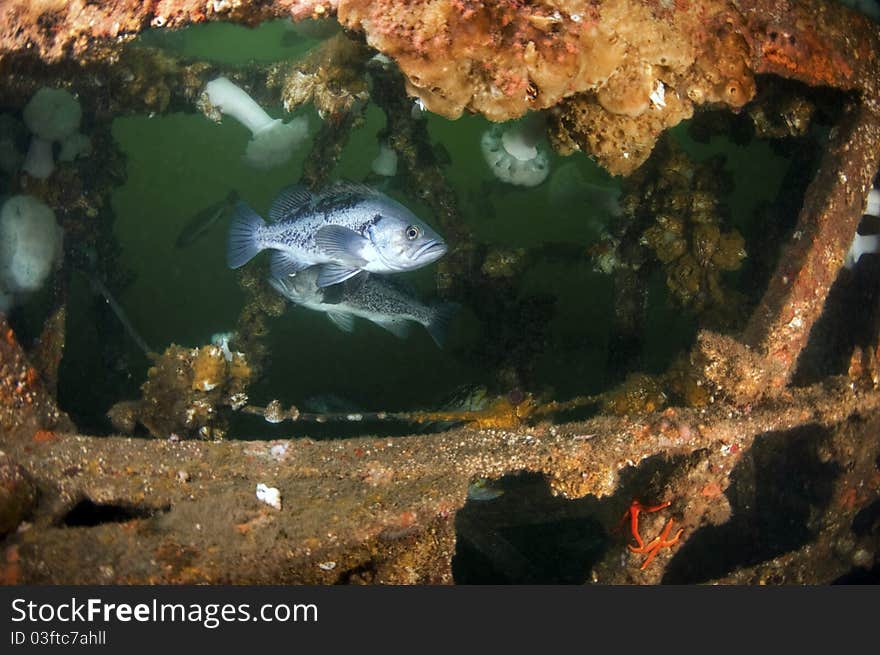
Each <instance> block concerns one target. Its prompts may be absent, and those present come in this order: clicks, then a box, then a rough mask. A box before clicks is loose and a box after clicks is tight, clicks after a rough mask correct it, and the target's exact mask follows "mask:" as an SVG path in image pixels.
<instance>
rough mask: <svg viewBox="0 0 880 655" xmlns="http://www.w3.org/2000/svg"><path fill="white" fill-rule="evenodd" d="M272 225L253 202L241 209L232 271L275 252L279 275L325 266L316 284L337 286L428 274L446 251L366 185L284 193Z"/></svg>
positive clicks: (232, 231) (232, 232)
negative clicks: (363, 278) (365, 275)
mask: <svg viewBox="0 0 880 655" xmlns="http://www.w3.org/2000/svg"><path fill="white" fill-rule="evenodd" d="M269 220H270V221H272V222H271V223H266V221H264V220H263V219H262V218H261V217H260V216H259V215H258V214H257V213H256V212H255V211H254V210H253V209H251V208H250V207H249V206H248V205H247V204H245V203H243V202H240V203H238V205H236V208H235V213H234V215H233V218H232V223H231V225H230V227H229V242H228V245H229V248H228V251H227V256H226V262H227V264H228V265H229V268H238V267H240V266H243V265H244V264H246V263H247V262H248V261H250V260H251V259H252V258H253V257H255V256H256V255H257V254H258V253H259V252H261V251H262V250H266V249H271V250H273V251H274V252H273V253H272V259H271V261H270V270H271V273H272V277H274V278H283V277H285V276H289V275H291V274H293V273H296V272H297V271H301V270H303V269H306V268H308V267H310V266H314V265H316V264H321V266H320V268H319V270H318V275H317V285H318V286H319V287H326V286H330V285H332V284H338V283H340V282H344V281H345V280H347V279H349V278H351V277H353V276H355V275H357V274H358V273H360V272H361V271H369V272H371V273H395V272H398V271H409V270H413V269H416V268H421V267H422V266H425V265H427V264H430V263H431V262H433V261H436V260H437V259H439V258H440V257H442V256H443V255H444V254H445V253H446V243H445V242H444V241H443V238H442V237H441V236H440V235H439V234H437V233H436V232H435V231H434V230H432V229H431V228H430V227H429V226H428V225H427V224H426V223H425V222H424V221H421V220H419V219H418V218H417V217H416V216H415V215H414V214H413V213H412V212H411V211H410V210H408V209H407V208H406V207H404V206H403V205H401V204H400V203H399V202H397V201H396V200H393V199H391V198H389V197H388V196H386V195H385V194H383V193H380V192H379V191H376V190H375V189H372V188H370V187H368V186H365V185H363V184H355V183H352V182H339V183H336V184H334V185H333V186H331V187H329V188H328V189H327V190H325V191H323V192H321V193H319V194H313V193H310V192H309V191H308V190H307V189H305V188H303V187H301V186H291V187H287V188H286V189H283V190H282V191H281V193H280V194H279V195H278V197H277V198H276V199H275V201H274V202H273V203H272V206H271V207H270V208H269Z"/></svg>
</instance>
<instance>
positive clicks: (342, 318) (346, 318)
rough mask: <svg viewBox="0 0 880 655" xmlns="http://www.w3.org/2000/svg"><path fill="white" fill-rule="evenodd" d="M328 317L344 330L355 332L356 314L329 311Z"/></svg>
mask: <svg viewBox="0 0 880 655" xmlns="http://www.w3.org/2000/svg"><path fill="white" fill-rule="evenodd" d="M327 318H329V319H330V320H331V321H333V325H335V326H336V327H338V328H339V329H340V330H342V331H343V332H354V316H352V315H351V314H344V313H343V312H327Z"/></svg>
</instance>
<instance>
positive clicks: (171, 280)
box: [62, 21, 787, 437]
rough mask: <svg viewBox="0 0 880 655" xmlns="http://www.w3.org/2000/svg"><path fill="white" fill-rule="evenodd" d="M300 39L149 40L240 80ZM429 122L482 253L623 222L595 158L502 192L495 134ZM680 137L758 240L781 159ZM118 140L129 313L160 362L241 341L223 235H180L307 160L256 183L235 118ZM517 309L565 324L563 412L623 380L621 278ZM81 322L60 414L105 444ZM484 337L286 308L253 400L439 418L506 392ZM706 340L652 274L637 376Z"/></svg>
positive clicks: (569, 288) (194, 120) (362, 157)
mask: <svg viewBox="0 0 880 655" xmlns="http://www.w3.org/2000/svg"><path fill="white" fill-rule="evenodd" d="M289 37H290V28H289V23H287V22H286V21H276V22H269V23H264V24H263V25H261V26H260V27H259V28H256V29H248V28H245V27H241V26H235V25H226V24H211V25H205V26H196V27H191V28H187V29H185V30H182V31H180V32H178V33H174V32H172V33H167V32H161V33H158V32H157V33H150V32H147V33H145V34H144V35H142V36H141V37H140V42H142V43H143V44H145V45H149V46H157V45H158V46H159V47H162V48H166V49H168V50H169V51H171V52H173V53H174V54H175V55H176V56H181V57H191V58H198V59H207V60H211V61H216V62H219V63H223V64H231V65H246V64H247V63H248V62H251V61H266V62H267V61H273V60H278V59H283V58H291V57H296V56H297V55H300V54H302V53H304V52H305V51H307V50H308V49H309V48H310V47H313V46H314V45H315V44H316V43H317V41H315V40H312V39H309V38H308V37H299V38H297V39H291V38H289ZM267 109H268V110H269V112H270V114H272V115H273V116H282V115H284V114H283V112H282V111H281V108H280V107H274V108H273V107H268V108H267ZM298 112H304V113H307V114H310V118H311V125H312V126H313V127H312V131H313V132H314V129H315V127H314V126H316V125H317V124H318V122H319V120H320V119H319V118H318V116H317V114H316V113H315V112H314V110H313V109H312V108H310V107H307V108H303V109H301V110H298ZM425 120H426V121H427V124H428V132H429V134H430V138H431V141H432V142H433V143H434V144H435V146H439V147H442V148H443V149H444V150H445V152H446V153H448V158H449V163H448V164H447V165H446V167H445V174H446V176H447V179H448V182H449V184H450V185H451V186H452V188H453V189H454V191H455V192H456V193H457V195H458V198H459V200H460V211H461V216H462V219H463V220H464V221H465V222H466V224H467V226H468V227H469V228H470V229H471V230H472V231H473V234H474V236H475V238H476V239H477V240H479V241H481V242H484V243H487V244H490V245H497V246H501V247H505V248H532V247H535V246H540V245H542V244H547V243H550V244H552V243H560V242H561V243H570V244H577V245H579V246H583V247H584V249H585V250H586V249H587V248H588V247H589V246H590V245H591V244H594V243H595V242H596V241H597V240H598V239H599V238H600V237H601V235H602V233H603V231H605V230H606V227H607V224H608V223H609V222H611V221H613V220H615V217H614V216H613V215H611V213H610V212H609V211H607V210H606V209H605V208H604V207H602V206H601V204H599V203H596V202H595V193H596V192H595V191H594V190H590V189H587V190H586V191H584V190H582V189H579V186H582V185H583V184H584V183H588V184H594V185H597V186H599V187H602V188H606V189H616V188H617V187H618V186H619V183H618V182H617V181H616V180H615V179H614V178H612V177H611V176H609V175H608V174H607V173H605V172H604V171H603V170H602V169H601V168H600V167H599V166H597V165H596V164H594V163H593V162H592V161H591V160H590V159H589V158H587V157H585V156H583V155H574V156H571V157H561V156H558V155H556V154H553V155H552V159H551V172H550V176H549V178H548V180H547V181H545V182H544V183H542V184H541V185H539V186H537V187H534V188H522V187H516V186H512V185H505V184H503V183H500V182H498V181H497V180H496V179H495V178H494V176H493V175H492V172H491V171H490V170H489V168H488V166H487V165H486V163H485V161H484V160H483V157H482V155H481V152H480V137H481V135H482V133H483V132H485V131H486V130H488V129H489V128H490V126H491V123H489V122H488V121H486V120H485V119H483V118H480V117H475V116H464V117H462V118H460V119H459V120H456V121H450V120H447V119H444V118H442V117H439V116H436V115H434V114H427V117H426V119H425ZM383 127H384V115H383V113H382V112H381V111H380V110H379V109H378V108H377V107H376V106H375V105H372V104H371V105H370V106H369V107H368V108H367V111H366V114H365V121H364V123H363V125H361V126H359V127H357V128H356V129H355V130H353V132H352V134H351V138H350V140H349V142H348V143H347V145H346V147H345V150H344V152H343V153H342V156H341V158H340V161H339V164H338V166H337V167H336V169H335V170H334V172H333V178H335V179H349V180H362V179H364V178H365V177H366V176H367V175H368V174H369V173H370V166H371V162H372V161H373V159H374V158H375V157H376V156H377V154H378V151H379V144H378V140H377V133H378V132H379V131H380V130H381V129H382V128H383ZM672 132H673V136H672V138H673V139H675V140H676V142H677V143H679V144H680V145H681V146H682V148H683V149H684V150H685V152H687V153H688V154H689V155H691V156H692V157H693V158H694V159H695V160H697V161H699V160H701V159H705V158H708V157H710V156H713V155H717V154H718V153H722V154H723V155H724V156H725V165H726V169H727V171H728V172H729V174H730V175H731V177H732V178H733V179H735V180H736V186H735V191H734V190H733V189H731V191H730V193H728V194H727V195H726V196H725V197H724V198H722V201H723V203H724V204H725V206H726V207H727V209H728V211H729V217H730V224H731V225H732V226H735V227H736V228H737V229H739V230H740V231H741V232H742V233H743V234H744V235H745V236H746V239H747V241H748V239H749V237H750V236H752V235H755V234H757V233H758V231H759V230H760V226H759V225H755V222H756V220H755V212H756V209H757V208H758V207H759V206H760V205H761V204H762V203H766V202H767V201H769V200H771V199H772V198H774V197H775V196H776V195H777V193H778V191H779V185H780V184H781V183H782V180H783V176H784V173H785V169H786V165H787V163H786V160H785V159H784V158H783V157H781V156H779V155H778V154H775V153H774V152H773V151H772V150H771V149H770V147H769V146H767V145H766V144H765V143H763V142H758V141H753V142H752V143H751V144H750V145H749V146H748V147H743V146H737V145H735V144H733V143H731V142H729V141H728V140H726V139H725V138H723V137H713V138H712V139H711V141H710V142H709V143H697V142H695V141H693V140H692V139H691V138H690V137H689V136H688V132H687V125H683V126H681V127H679V128H676V129H675V130H673V131H672ZM113 137H114V139H115V140H116V142H117V143H118V145H119V147H120V149H121V150H122V152H123V153H124V154H125V157H126V180H125V183H124V184H123V185H122V186H121V187H120V188H119V189H118V190H116V191H115V192H114V194H113V210H114V213H115V215H116V219H115V222H114V233H115V236H116V238H117V239H118V244H119V248H120V259H121V261H122V262H124V265H125V267H126V268H127V269H128V270H130V271H131V274H132V281H131V284H130V285H128V286H127V287H126V288H125V290H124V291H123V293H122V294H120V296H119V298H118V301H119V302H120V304H121V305H122V306H123V307H124V308H125V311H126V313H127V314H128V316H129V318H130V320H131V323H132V324H133V325H134V326H136V328H137V330H138V331H139V332H140V334H141V336H142V337H143V338H144V340H145V341H146V343H147V344H149V345H150V346H152V347H153V348H154V349H156V348H161V347H163V346H164V345H166V344H170V343H177V344H180V345H185V346H197V345H201V344H204V343H208V342H209V340H210V337H211V336H212V335H213V334H215V333H218V332H226V331H230V330H232V329H233V328H234V325H235V320H236V317H237V315H238V312H239V311H240V308H241V305H242V304H243V301H244V297H243V294H242V292H241V290H240V287H239V285H238V284H237V282H236V278H235V274H234V271H231V270H229V269H228V268H227V267H226V264H225V250H226V228H227V225H228V220H224V221H220V222H219V223H218V224H217V225H214V226H213V227H212V228H211V229H210V231H209V232H207V233H206V234H205V235H204V236H203V237H202V238H200V239H199V240H197V241H196V242H195V243H194V244H192V245H191V246H189V247H187V248H177V247H175V241H176V239H177V237H178V235H179V234H180V231H181V230H182V229H183V227H184V226H185V224H186V222H187V221H188V220H189V218H190V217H191V216H192V215H193V214H195V213H197V212H198V211H199V210H201V209H202V208H204V207H206V206H209V205H211V204H212V203H216V202H218V201H220V200H222V199H223V198H224V197H225V196H226V194H227V193H228V192H229V191H230V190H235V191H236V192H237V193H238V194H239V196H240V197H241V198H242V199H244V200H246V201H247V202H248V203H250V204H251V205H252V206H253V207H255V208H258V210H260V211H263V210H265V208H267V207H268V205H269V204H270V202H271V201H272V199H273V198H274V197H275V195H276V194H277V193H278V192H279V190H280V189H281V188H283V187H284V186H287V185H289V184H291V183H293V182H296V181H297V180H298V178H299V175H300V172H301V167H302V161H303V159H304V158H305V156H306V155H307V153H308V144H306V146H304V147H303V148H302V150H301V151H300V152H295V153H294V154H293V156H292V158H291V160H290V161H289V162H288V163H287V164H285V165H283V166H279V167H276V168H274V169H272V170H270V171H262V170H255V169H254V168H252V167H250V166H248V165H247V164H246V163H245V162H243V161H242V157H241V153H242V151H243V149H244V145H245V143H246V142H247V139H248V133H247V130H246V129H245V128H244V127H242V126H241V125H239V124H238V123H237V122H235V121H234V120H232V119H231V118H227V119H225V120H224V121H223V123H222V124H220V125H216V124H213V123H212V122H210V121H208V120H206V119H205V117H204V116H202V115H200V114H198V113H188V114H168V115H161V116H130V117H120V118H117V119H116V120H115V121H114V123H113ZM390 194H391V195H392V197H395V198H396V199H398V200H399V201H401V202H403V203H404V204H405V205H406V206H408V207H410V208H411V209H412V210H413V211H414V212H415V213H416V215H417V216H419V217H421V218H423V219H424V220H427V221H428V222H429V223H432V224H433V225H434V226H435V227H437V223H436V220H435V218H434V217H433V216H432V215H431V212H430V210H429V208H428V207H426V206H425V205H424V204H423V203H421V202H420V201H419V198H414V197H412V196H411V195H408V194H407V193H405V191H404V190H402V189H400V188H398V189H393V190H391V191H390ZM405 276H406V277H407V278H409V279H410V281H411V282H412V283H413V284H414V285H415V286H416V288H417V289H418V290H419V291H420V292H421V294H422V295H424V296H426V297H431V295H432V293H433V294H434V295H436V292H435V291H432V288H431V287H432V270H431V267H428V268H427V269H421V270H419V271H416V272H414V273H410V274H405ZM80 282H81V283H82V285H83V287H84V288H82V289H80V290H79V293H88V290H87V289H86V288H85V287H87V282H86V281H85V280H80ZM75 291H76V290H75ZM517 293H519V294H521V295H522V296H530V295H537V296H543V295H549V296H552V297H553V298H554V299H555V308H554V311H553V312H552V315H549V316H548V317H547V323H548V324H547V326H546V332H547V334H548V338H549V341H548V344H547V347H545V348H544V349H543V352H542V353H541V354H540V356H539V357H538V358H537V362H536V365H535V379H534V383H535V384H536V389H534V390H537V391H540V390H542V389H544V388H552V389H553V392H554V396H555V397H557V398H560V399H564V398H566V397H570V396H573V395H576V394H579V393H596V392H598V391H601V390H603V389H604V388H607V387H608V386H609V384H610V383H611V382H613V381H617V380H619V379H620V378H621V377H622V375H623V374H625V373H626V372H627V371H609V370H607V368H606V366H607V359H608V358H607V350H608V347H609V330H611V329H613V328H612V321H611V315H612V311H613V310H612V307H611V295H612V285H611V282H610V278H609V276H607V275H603V274H602V273H599V272H596V271H594V270H593V267H592V266H591V264H590V262H589V260H587V259H586V258H585V259H584V261H583V263H581V264H572V263H569V262H562V263H560V262H552V261H551V262H547V263H544V264H541V263H539V264H538V265H536V266H534V267H532V268H530V269H529V270H528V272H527V273H526V274H525V275H524V276H523V279H522V283H521V285H520V288H519V289H518V290H517ZM73 306H78V305H77V304H73ZM80 306H81V305H80ZM86 306H88V305H86ZM69 320H70V321H71V329H70V337H69V339H70V342H69V345H68V348H67V351H66V354H65V360H64V364H63V369H62V371H63V373H62V375H63V377H62V398H64V401H63V404H64V405H65V407H66V409H68V411H71V412H72V413H73V414H74V415H77V416H79V417H80V419H81V420H82V421H84V422H85V425H86V426H88V427H89V428H91V429H92V430H95V431H98V432H102V431H106V430H108V428H109V426H108V424H107V423H106V421H105V422H104V423H103V425H102V423H101V418H100V417H101V415H102V414H103V413H104V412H106V409H107V400H108V399H107V398H104V397H101V396H100V394H101V392H102V391H103V390H102V388H101V386H100V385H92V384H87V381H89V380H94V379H96V378H100V377H101V374H102V371H104V370H105V365H106V364H107V362H106V361H105V360H104V358H102V357H94V356H92V354H93V353H94V349H95V348H96V347H97V343H96V339H97V335H96V334H95V333H94V327H93V321H92V317H90V316H88V315H80V316H77V315H76V313H74V312H71V316H70V318H69ZM481 329H482V328H481V326H480V324H479V323H478V321H477V319H476V318H475V317H474V315H473V313H472V312H469V311H468V308H467V307H464V308H463V309H462V311H461V312H460V315H459V316H458V317H457V318H456V319H455V320H454V322H453V325H452V329H451V338H450V341H449V343H448V344H447V347H446V348H445V349H442V350H441V349H438V348H437V347H436V346H435V344H434V343H433V342H431V340H430V338H429V337H428V335H427V333H426V332H424V331H421V330H414V331H413V332H412V334H411V335H410V337H409V338H407V339H406V340H401V341H399V340H397V339H395V338H394V337H393V336H391V335H389V334H387V333H386V332H384V331H383V330H381V329H380V328H377V327H376V326H374V325H372V324H370V323H368V322H366V321H358V325H357V329H356V331H355V332H354V333H353V334H347V333H344V332H341V331H340V330H338V329H336V328H335V327H334V326H333V325H332V324H331V323H330V322H329V321H328V320H327V318H326V317H325V316H324V315H323V314H321V313H317V312H310V311H308V310H304V309H301V308H296V307H293V306H290V307H288V309H287V310H286V312H285V314H284V315H283V316H282V317H279V318H276V319H272V327H271V334H270V337H269V339H270V341H269V349H270V351H271V358H270V363H269V366H268V369H267V371H266V375H265V377H264V379H262V380H260V382H259V383H258V384H257V385H254V386H253V387H252V389H251V394H250V395H251V398H260V397H265V398H266V399H271V398H281V399H282V402H297V403H298V402H302V401H303V400H306V399H309V398H313V397H316V396H317V397H321V396H328V395H332V396H335V397H336V398H337V399H341V400H343V401H344V402H345V403H348V405H349V406H350V407H352V408H360V409H362V410H379V409H388V410H402V409H419V408H430V407H434V406H436V405H437V404H438V403H440V402H441V401H443V400H444V398H446V397H448V396H450V395H451V394H454V392H455V391H456V390H457V389H459V388H461V387H462V386H463V385H489V386H492V385H493V384H494V382H495V380H494V379H493V373H492V371H489V370H486V367H485V366H484V365H482V364H481V362H480V361H479V359H478V358H475V357H474V356H472V353H471V352H470V351H471V350H472V348H473V347H474V344H475V342H476V341H477V339H478V333H479V331H480V330H481ZM695 330H696V322H695V320H694V318H693V317H692V316H688V315H687V313H682V312H681V311H680V308H679V307H678V306H676V305H675V303H674V302H673V301H672V300H671V299H670V298H669V296H668V293H667V292H666V288H665V284H664V282H663V276H662V274H661V273H659V272H658V273H657V275H655V276H654V279H653V280H652V282H651V285H650V290H649V293H648V319H647V321H646V328H645V333H644V334H643V339H644V353H643V360H642V361H643V364H644V366H643V369H642V370H646V371H648V372H660V371H662V370H665V368H666V367H667V366H668V364H669V362H670V361H671V359H672V358H673V356H674V355H676V354H677V353H679V352H680V351H682V350H683V349H685V348H687V347H688V345H689V344H690V343H691V342H692V340H693V336H694V333H695ZM126 350H127V357H128V358H130V363H126V364H124V366H125V367H126V369H127V370H128V372H129V373H130V374H131V378H130V380H131V383H132V384H131V387H130V388H131V389H132V391H133V392H136V388H137V386H138V384H139V380H142V379H143V372H144V371H145V369H146V366H147V362H146V360H145V359H144V358H143V357H142V356H141V354H140V353H139V352H138V351H137V348H136V346H134V344H133V343H132V342H131V341H130V340H126ZM111 365H112V363H111ZM118 365H119V366H123V364H122V363H119V364H118ZM427 372H429V373H427ZM115 391H116V389H114V392H115ZM68 393H69V394H71V395H69V396H68V395H66V394H68ZM241 429H242V430H243V432H244V433H243V434H240V435H237V436H248V435H250V436H255V437H256V436H266V434H267V433H271V428H270V426H267V425H266V424H265V423H263V424H260V423H257V422H255V421H254V422H250V421H246V422H245V425H243V426H242V428H241ZM289 429H290V427H289V426H284V427H279V428H276V431H277V432H278V433H280V432H281V431H283V430H289ZM297 429H299V428H297V427H294V430H297Z"/></svg>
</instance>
